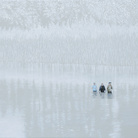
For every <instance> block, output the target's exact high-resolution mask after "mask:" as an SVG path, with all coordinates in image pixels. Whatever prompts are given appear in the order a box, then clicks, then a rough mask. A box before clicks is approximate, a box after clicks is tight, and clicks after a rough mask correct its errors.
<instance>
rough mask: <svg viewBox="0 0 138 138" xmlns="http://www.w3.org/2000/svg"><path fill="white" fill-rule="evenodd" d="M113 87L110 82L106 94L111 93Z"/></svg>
mask: <svg viewBox="0 0 138 138" xmlns="http://www.w3.org/2000/svg"><path fill="white" fill-rule="evenodd" d="M112 90H113V87H112V85H111V82H109V84H108V86H107V92H108V93H112Z"/></svg>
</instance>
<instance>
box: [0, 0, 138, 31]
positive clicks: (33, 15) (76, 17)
mask: <svg viewBox="0 0 138 138" xmlns="http://www.w3.org/2000/svg"><path fill="white" fill-rule="evenodd" d="M137 13H138V2H137V0H110V1H109V0H68V1H67V0H38V1H36V0H33V1H32V0H14V1H10V0H6V1H2V2H1V3H0V27H1V28H15V27H18V28H23V29H25V28H30V27H37V26H42V27H48V26H49V25H51V24H58V25H72V24H74V23H76V22H77V23H79V22H82V21H84V22H88V21H94V22H96V23H99V24H118V25H124V24H125V25H135V24H137V22H138V14H137Z"/></svg>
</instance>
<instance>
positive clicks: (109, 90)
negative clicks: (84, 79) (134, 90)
mask: <svg viewBox="0 0 138 138" xmlns="http://www.w3.org/2000/svg"><path fill="white" fill-rule="evenodd" d="M92 89H93V92H97V86H96V84H95V83H94V84H93V86H92ZM112 90H113V87H112V84H111V82H109V84H108V86H107V92H108V93H112ZM99 91H100V92H105V91H106V88H105V86H104V84H103V83H102V84H101V86H100V87H99Z"/></svg>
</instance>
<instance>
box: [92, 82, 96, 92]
mask: <svg viewBox="0 0 138 138" xmlns="http://www.w3.org/2000/svg"><path fill="white" fill-rule="evenodd" d="M92 90H93V92H97V86H96V84H95V83H93V86H92Z"/></svg>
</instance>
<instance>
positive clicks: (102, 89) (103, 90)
mask: <svg viewBox="0 0 138 138" xmlns="http://www.w3.org/2000/svg"><path fill="white" fill-rule="evenodd" d="M99 91H100V92H105V86H104V85H103V83H102V84H101V86H100V88H99Z"/></svg>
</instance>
